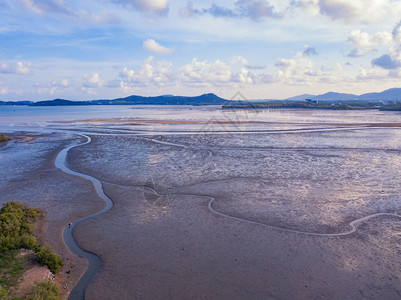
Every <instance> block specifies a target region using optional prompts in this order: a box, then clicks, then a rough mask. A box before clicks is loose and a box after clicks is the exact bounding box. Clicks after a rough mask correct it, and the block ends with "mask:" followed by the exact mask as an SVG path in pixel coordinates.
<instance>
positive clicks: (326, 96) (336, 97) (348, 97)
mask: <svg viewBox="0 0 401 300" xmlns="http://www.w3.org/2000/svg"><path fill="white" fill-rule="evenodd" d="M312 99H313V100H329V101H336V100H341V101H344V100H358V96H357V95H353V94H344V93H335V92H328V93H326V94H322V95H318V96H315V97H312Z"/></svg>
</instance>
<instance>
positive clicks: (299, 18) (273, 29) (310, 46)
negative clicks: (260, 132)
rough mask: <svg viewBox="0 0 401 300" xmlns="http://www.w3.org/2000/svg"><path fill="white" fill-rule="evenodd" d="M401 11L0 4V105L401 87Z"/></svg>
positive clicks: (359, 2) (111, 1)
mask: <svg viewBox="0 0 401 300" xmlns="http://www.w3.org/2000/svg"><path fill="white" fill-rule="evenodd" d="M400 80H401V0H398V1H395V0H234V1H226V0H220V1H217V0H201V1H196V2H191V1H187V0H182V1H181V0H177V1H173V0H85V1H82V0H68V1H67V0H0V100H32V101H39V100H49V99H54V98H63V99H72V100H88V99H111V98H119V97H125V96H128V95H133V94H135V95H143V96H156V95H166V94H173V95H185V96H195V95H200V94H203V93H215V94H217V95H218V96H220V97H224V98H226V99H230V98H231V97H233V95H235V94H236V93H237V92H241V94H242V95H244V96H245V97H246V98H247V99H285V98H288V97H292V96H295V95H299V94H322V93H325V92H329V91H334V92H344V93H353V94H358V95H360V94H363V93H368V92H380V91H383V90H385V89H388V88H393V87H401V83H400Z"/></svg>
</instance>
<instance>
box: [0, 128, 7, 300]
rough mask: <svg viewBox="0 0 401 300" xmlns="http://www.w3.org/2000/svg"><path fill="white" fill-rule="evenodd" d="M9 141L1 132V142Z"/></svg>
mask: <svg viewBox="0 0 401 300" xmlns="http://www.w3.org/2000/svg"><path fill="white" fill-rule="evenodd" d="M7 141H8V138H7V137H6V136H5V135H2V134H0V142H7ZM0 299H1V298H0Z"/></svg>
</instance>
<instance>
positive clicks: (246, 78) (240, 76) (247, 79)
mask: <svg viewBox="0 0 401 300" xmlns="http://www.w3.org/2000/svg"><path fill="white" fill-rule="evenodd" d="M233 79H234V81H236V82H239V83H246V84H253V83H254V81H255V80H256V77H255V76H254V75H253V74H251V73H250V72H249V71H248V70H247V69H245V68H241V71H240V72H239V73H237V74H236V75H235V76H234V78H233Z"/></svg>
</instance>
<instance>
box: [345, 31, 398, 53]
mask: <svg viewBox="0 0 401 300" xmlns="http://www.w3.org/2000/svg"><path fill="white" fill-rule="evenodd" d="M348 41H350V42H351V43H352V44H353V46H354V49H353V50H352V51H351V53H350V54H349V56H351V57H356V56H362V55H364V54H366V53H367V52H369V51H373V50H376V49H377V47H379V46H382V45H388V44H390V43H391V42H392V41H393V37H392V34H391V33H390V32H385V31H383V32H378V33H375V34H373V35H371V34H369V33H367V32H363V31H361V30H359V29H356V30H353V31H352V32H351V34H350V35H349V37H348Z"/></svg>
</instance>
